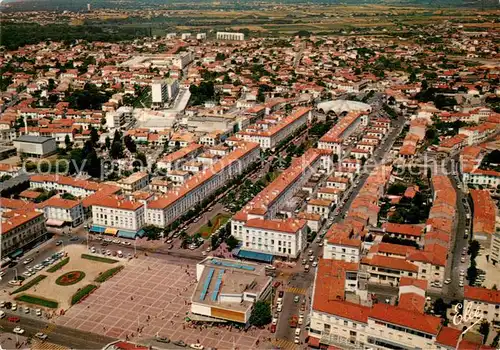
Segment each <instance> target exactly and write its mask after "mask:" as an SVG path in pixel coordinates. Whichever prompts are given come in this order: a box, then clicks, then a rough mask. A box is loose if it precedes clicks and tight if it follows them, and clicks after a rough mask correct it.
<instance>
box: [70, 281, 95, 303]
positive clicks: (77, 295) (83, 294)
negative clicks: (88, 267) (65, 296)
mask: <svg viewBox="0 0 500 350" xmlns="http://www.w3.org/2000/svg"><path fill="white" fill-rule="evenodd" d="M94 289H97V286H96V285H93V284H88V285H86V286H85V287H83V288H82V289H80V290H79V291H78V292H76V293H75V294H74V295H73V297H72V298H71V305H75V304H76V303H78V302H79V301H80V300H82V299H83V298H85V297H86V296H87V295H89V294H90V293H92V292H93V291H94Z"/></svg>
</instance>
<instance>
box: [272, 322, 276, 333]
mask: <svg viewBox="0 0 500 350" xmlns="http://www.w3.org/2000/svg"><path fill="white" fill-rule="evenodd" d="M275 332H276V325H275V324H272V325H271V333H275Z"/></svg>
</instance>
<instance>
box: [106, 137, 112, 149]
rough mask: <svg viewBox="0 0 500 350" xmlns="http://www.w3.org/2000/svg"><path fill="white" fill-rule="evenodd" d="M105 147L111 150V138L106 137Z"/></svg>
mask: <svg viewBox="0 0 500 350" xmlns="http://www.w3.org/2000/svg"><path fill="white" fill-rule="evenodd" d="M105 145H106V149H108V150H109V149H110V148H111V139H110V138H109V136H106V141H105Z"/></svg>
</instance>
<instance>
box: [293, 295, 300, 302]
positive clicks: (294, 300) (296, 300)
mask: <svg viewBox="0 0 500 350" xmlns="http://www.w3.org/2000/svg"><path fill="white" fill-rule="evenodd" d="M299 301H300V297H299V296H298V295H296V296H295V297H294V298H293V302H294V303H298V302H299Z"/></svg>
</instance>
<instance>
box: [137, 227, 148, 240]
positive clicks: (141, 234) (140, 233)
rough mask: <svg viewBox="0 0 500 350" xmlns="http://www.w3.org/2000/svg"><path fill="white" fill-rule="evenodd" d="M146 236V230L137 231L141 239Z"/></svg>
mask: <svg viewBox="0 0 500 350" xmlns="http://www.w3.org/2000/svg"><path fill="white" fill-rule="evenodd" d="M145 234H146V232H144V230H143V229H142V228H141V229H140V230H139V231H137V236H139V237H141V238H142V237H144V235H145Z"/></svg>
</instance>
